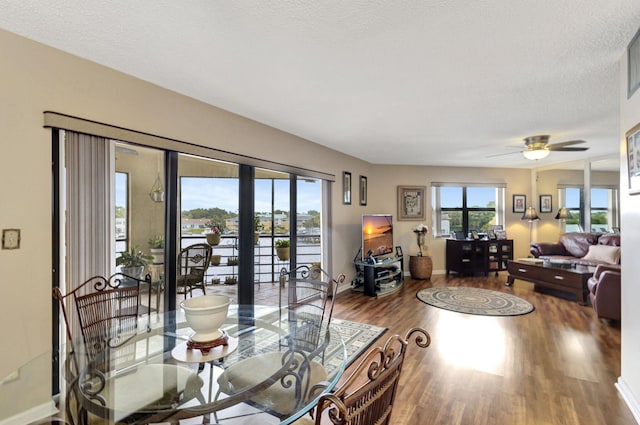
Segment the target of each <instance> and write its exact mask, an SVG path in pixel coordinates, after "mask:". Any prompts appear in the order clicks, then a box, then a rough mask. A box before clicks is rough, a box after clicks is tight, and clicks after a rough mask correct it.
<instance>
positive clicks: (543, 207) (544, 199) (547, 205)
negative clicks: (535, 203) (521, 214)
mask: <svg viewBox="0 0 640 425" xmlns="http://www.w3.org/2000/svg"><path fill="white" fill-rule="evenodd" d="M551 200H552V197H551V195H540V212H541V213H550V212H552V210H553V205H552V202H551Z"/></svg>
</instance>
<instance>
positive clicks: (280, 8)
mask: <svg viewBox="0 0 640 425" xmlns="http://www.w3.org/2000/svg"><path fill="white" fill-rule="evenodd" d="M0 11H1V13H0V28H4V29H6V30H8V31H11V32H14V33H17V34H20V35H23V36H25V37H28V38H31V39H34V40H37V41H40V42H42V43H44V44H47V45H51V46H54V47H56V48H59V49H62V50H65V51H67V52H70V53H73V54H75V55H78V56H81V57H84V58H87V59H89V60H92V61H95V62H97V63H100V64H103V65H106V66H108V67H111V68H114V69H117V70H120V71H122V72H124V73H127V74H130V75H134V76H136V77H138V78H141V79H143V80H146V81H150V82H153V83H155V84H158V85H160V86H163V87H166V88H169V89H171V90H174V91H176V92H179V93H183V94H185V95H187V96H191V97H193V98H196V99H199V100H202V101H204V102H207V103H210V104H212V105H215V106H218V107H221V108H223V109H227V110H229V111H232V112H235V113H237V114H240V115H243V116H246V117H249V118H252V119H254V120H257V121H260V122H262V123H265V124H268V125H271V126H273V127H276V128H279V129H282V130H284V131H287V132H290V133H293V134H296V135H299V136H301V137H304V138H306V139H309V140H311V141H313V142H316V143H319V144H322V145H325V146H328V147H331V148H333V149H336V150H338V151H341V152H345V153H347V154H350V155H353V156H355V157H358V158H362V159H364V160H366V161H369V162H372V163H379V164H426V165H455V166H472V165H479V166H507V167H531V166H534V165H535V166H548V165H549V164H552V163H554V162H565V161H568V160H573V159H583V158H587V157H600V156H603V155H608V154H614V155H615V154H617V150H618V143H619V138H620V134H619V117H618V115H619V113H618V110H619V96H620V95H619V83H618V78H619V71H618V63H619V60H620V58H621V57H622V55H623V54H624V52H625V49H626V46H627V44H628V42H629V41H630V40H631V38H632V37H633V35H634V33H635V32H636V30H637V29H638V27H640V1H638V0H615V1H611V0H562V1H558V0H521V1H517V2H514V1H509V0H482V1H480V0H466V1H462V0H458V1H451V0H450V1H445V0H406V1H399V0H394V1H383V0H359V1H353V0H352V1H344V0H332V1H320V0H308V1H301V0H297V1H296V0H290V1H264V0H252V1H231V0H229V1H214V0H201V1H191V2H181V1H167V0H160V1H159V0H153V1H151V0H142V1H133V2H132V1H123V0H112V1H108V2H98V1H82V0H57V1H56V0H52V1H48V2H44V1H41V0H40V1H36V0H0ZM535 134H550V135H551V140H550V141H551V143H553V142H560V141H564V140H572V139H584V140H586V141H587V142H588V144H587V145H588V146H589V147H590V148H591V149H590V150H589V151H587V152H586V153H574V152H572V153H562V152H552V153H551V155H549V157H547V158H546V159H544V160H540V161H537V162H535V163H534V162H531V161H528V160H525V159H523V158H522V156H521V155H520V154H513V155H504V156H498V157H492V158H487V156H489V155H492V154H499V153H504V152H510V151H517V150H518V146H521V145H522V139H523V138H524V137H526V136H530V135H535Z"/></svg>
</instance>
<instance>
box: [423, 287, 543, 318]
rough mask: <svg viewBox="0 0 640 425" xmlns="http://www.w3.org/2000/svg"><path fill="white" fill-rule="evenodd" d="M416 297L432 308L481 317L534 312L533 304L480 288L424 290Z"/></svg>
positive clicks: (509, 295) (513, 296) (512, 296)
mask: <svg viewBox="0 0 640 425" xmlns="http://www.w3.org/2000/svg"><path fill="white" fill-rule="evenodd" d="M416 296H417V297H418V299H419V300H420V301H422V302H423V303H425V304H428V305H431V306H433V307H438V308H442V309H444V310H450V311H456V312H458V313H467V314H477V315H481V316H519V315H522V314H527V313H531V312H532V311H533V310H534V307H533V304H531V303H530V302H528V301H525V300H523V299H522V298H518V297H516V296H515V295H511V294H505V293H504V292H498V291H491V290H488V289H482V288H467V287H443V288H426V289H421V290H420V291H418V293H417V294H416Z"/></svg>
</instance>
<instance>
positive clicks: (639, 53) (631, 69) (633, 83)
mask: <svg viewBox="0 0 640 425" xmlns="http://www.w3.org/2000/svg"><path fill="white" fill-rule="evenodd" d="M638 87H640V30H638V32H636V35H635V36H633V38H632V39H631V42H630V43H629V46H627V99H629V98H630V97H631V96H633V94H634V93H635V92H636V90H638Z"/></svg>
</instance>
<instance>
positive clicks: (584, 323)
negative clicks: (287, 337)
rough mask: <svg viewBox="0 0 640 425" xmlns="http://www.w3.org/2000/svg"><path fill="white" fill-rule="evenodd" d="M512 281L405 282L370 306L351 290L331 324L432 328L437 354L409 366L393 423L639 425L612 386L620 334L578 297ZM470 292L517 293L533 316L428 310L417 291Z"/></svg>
mask: <svg viewBox="0 0 640 425" xmlns="http://www.w3.org/2000/svg"><path fill="white" fill-rule="evenodd" d="M505 281H506V275H502V274H501V275H500V276H498V277H495V276H489V277H466V278H460V277H457V276H449V277H446V276H442V275H434V276H433V277H432V280H431V281H417V280H412V279H407V280H406V283H405V285H404V287H403V288H402V289H401V290H400V291H399V292H397V293H395V294H393V295H390V296H387V297H382V298H370V297H366V296H364V295H362V294H361V293H355V292H351V291H346V292H343V293H340V294H339V295H338V297H337V299H336V304H335V310H334V316H335V317H339V318H342V319H348V320H356V321H360V322H365V323H371V324H375V325H380V326H385V327H387V328H389V331H388V332H387V333H386V334H385V335H384V336H383V337H382V338H381V341H380V342H382V340H384V339H386V337H387V336H388V335H389V334H391V333H399V334H404V332H406V330H407V329H409V328H410V327H413V326H421V327H423V328H425V329H426V330H427V331H429V333H430V334H431V336H432V345H431V347H430V348H428V349H426V350H424V349H419V348H418V347H416V346H412V347H410V351H409V354H408V357H407V360H406V363H405V366H404V371H403V376H402V378H401V388H400V390H399V393H398V396H397V399H396V405H395V407H394V412H393V416H392V423H394V424H442V425H445V424H446V425H452V424H460V425H478V424H509V425H533V424H535V425H541V424H549V425H558V424H567V425H590V424H594V425H595V424H598V425H599V424H605V423H606V424H619V425H636V422H635V420H634V419H633V416H632V415H631V413H630V411H629V410H628V408H627V407H626V405H625V404H624V402H623V401H622V398H621V397H620V396H619V394H618V392H617V390H616V388H615V387H614V383H615V382H616V380H617V378H618V376H619V375H620V329H619V328H618V327H616V326H615V325H613V326H612V325H611V324H609V323H607V322H605V321H601V320H599V319H598V318H597V317H596V316H595V314H594V313H593V310H592V308H591V307H590V306H581V305H579V304H577V303H576V302H575V301H574V300H572V299H571V296H566V295H564V294H556V295H561V296H554V295H551V294H548V293H541V292H536V291H535V290H534V287H533V285H532V284H530V283H527V282H522V281H516V282H515V284H514V285H513V286H512V287H505V285H504V283H505ZM430 286H470V287H481V288H485V289H492V290H497V291H501V292H507V293H511V294H513V295H516V296H519V297H521V298H524V299H526V300H527V301H529V302H531V303H532V304H533V305H534V306H535V310H534V312H532V313H530V314H527V315H524V316H515V317H484V316H475V315H466V314H461V313H454V312H450V311H445V310H441V309H438V308H435V307H431V306H428V305H426V304H424V303H422V302H421V301H420V300H418V299H417V298H416V292H417V291H418V290H419V289H421V288H425V287H430Z"/></svg>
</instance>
